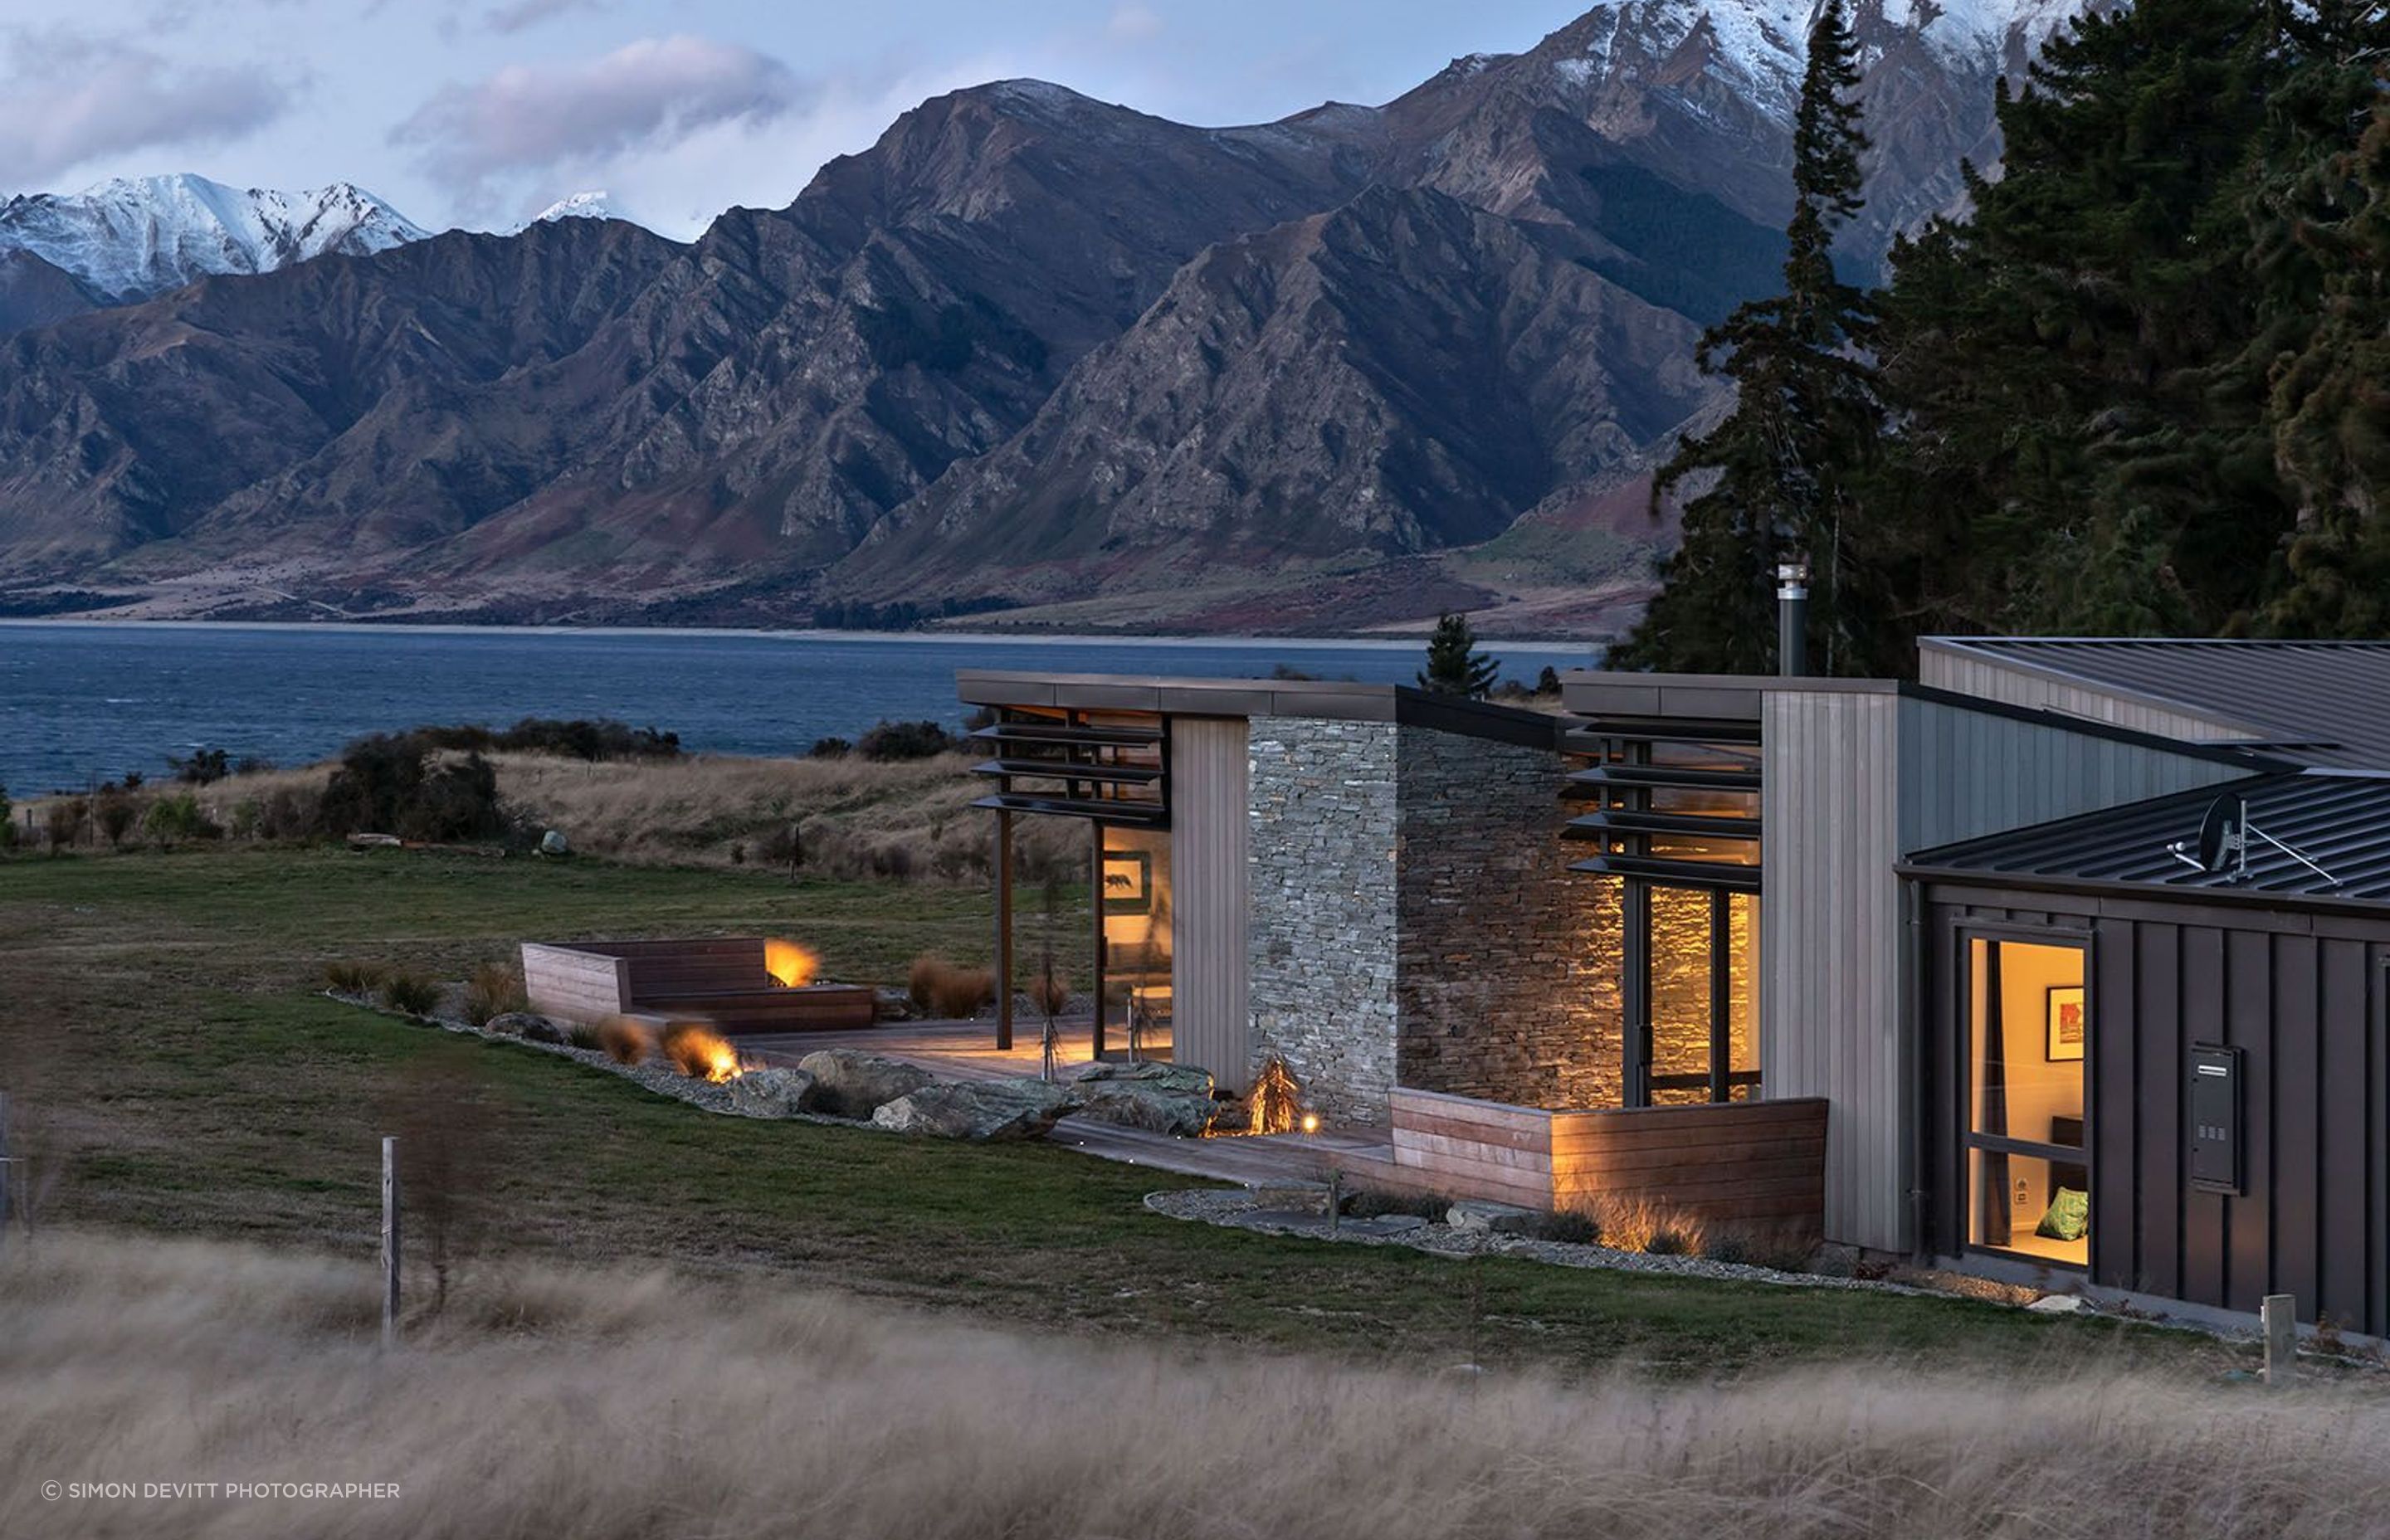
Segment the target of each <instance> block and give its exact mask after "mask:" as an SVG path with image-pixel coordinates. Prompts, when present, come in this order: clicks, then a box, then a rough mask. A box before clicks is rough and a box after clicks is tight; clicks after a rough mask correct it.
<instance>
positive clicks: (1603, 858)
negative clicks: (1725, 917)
mask: <svg viewBox="0 0 2390 1540" xmlns="http://www.w3.org/2000/svg"><path fill="white" fill-rule="evenodd" d="M1569 870H1571V871H1573V872H1592V873H1594V874H1595V875H1596V876H1600V877H1639V878H1647V879H1651V880H1652V881H1655V882H1659V883H1662V884H1664V885H1665V886H1667V887H1672V888H1723V889H1725V890H1726V891H1728V892H1737V893H1755V892H1759V868H1758V867H1757V866H1733V865H1729V864H1728V863H1727V862H1723V861H1716V862H1711V861H1665V860H1662V859H1660V858H1659V857H1657V856H1650V855H1597V856H1594V857H1592V858H1591V859H1590V860H1586V861H1572V862H1570V863H1569Z"/></svg>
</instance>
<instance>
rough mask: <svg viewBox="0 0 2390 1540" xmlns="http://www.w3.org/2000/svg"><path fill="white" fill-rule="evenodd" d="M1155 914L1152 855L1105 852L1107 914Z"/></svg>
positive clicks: (1146, 852) (1105, 905) (1147, 853)
mask: <svg viewBox="0 0 2390 1540" xmlns="http://www.w3.org/2000/svg"><path fill="white" fill-rule="evenodd" d="M1152 912H1153V853H1152V852H1151V851H1147V850H1108V851H1106V852H1104V913H1106V914H1108V915H1147V914H1151V913H1152Z"/></svg>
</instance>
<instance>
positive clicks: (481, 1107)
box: [0, 846, 2221, 1375]
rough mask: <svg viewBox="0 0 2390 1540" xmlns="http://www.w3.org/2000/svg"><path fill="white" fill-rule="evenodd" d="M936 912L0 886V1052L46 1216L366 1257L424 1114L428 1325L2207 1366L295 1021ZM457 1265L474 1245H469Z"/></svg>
mask: <svg viewBox="0 0 2390 1540" xmlns="http://www.w3.org/2000/svg"><path fill="white" fill-rule="evenodd" d="M986 902H987V901H986V897H985V894H984V893H983V892H979V891H975V890H970V889H963V888H941V887H936V886H922V885H905V884H897V883H892V882H839V881H835V880H831V879H806V880H803V881H800V882H797V883H794V884H791V883H790V882H789V881H787V880H786V879H784V878H775V877H770V876H765V875H761V874H756V873H752V872H704V871H687V870H662V869H649V868H640V867H631V866H611V865H603V864H598V863H594V862H576V863H564V864H558V863H550V862H541V861H535V860H531V859H524V858H507V859H495V858H482V857H473V856H467V855H459V854H452V853H437V852H388V851H385V852H377V853H369V854H353V853H347V852H343V851H332V850H304V851H292V850H283V849H253V848H224V847H220V846H189V847H185V848H184V849H182V850H179V851H176V852H174V853H169V854H163V855H159V854H147V853H145V854H136V855H127V856H122V857H113V858H95V857H79V856H65V857H49V856H39V857H18V858H15V859H10V860H6V861H0V958H5V959H6V964H5V966H6V982H5V994H6V1001H7V1006H8V1008H9V1010H10V1011H11V1012H12V1014H13V1017H14V1020H15V1021H16V1022H17V1023H18V1028H17V1030H15V1031H12V1032H11V1033H8V1034H7V1035H6V1037H5V1038H0V1058H5V1062H0V1086H5V1087H6V1089H7V1090H8V1091H9V1092H10V1093H11V1096H12V1111H13V1113H14V1116H15V1119H16V1123H17V1127H18V1130H19V1144H20V1152H24V1153H28V1154H32V1155H34V1156H36V1157H37V1158H38V1159H39V1160H40V1161H41V1165H40V1167H39V1171H40V1181H41V1182H42V1184H43V1185H44V1186H45V1189H46V1198H45V1203H44V1206H43V1214H44V1218H45V1223H46V1224H52V1225H68V1226H108V1227H110V1228H114V1229H118V1230H137V1231H150V1232H171V1233H175V1234H182V1235H199V1236H217V1237H225V1236H232V1237H241V1238H251V1239H255V1240H261V1241H269V1242H273V1243H276V1244H277V1245H281V1246H287V1247H292V1248H297V1249H301V1250H306V1251H319V1250H320V1251H332V1252H336V1253H343V1254H346V1255H348V1256H351V1257H367V1256H370V1255H371V1254H372V1251H373V1248H374V1244H375V1233H376V1225H377V1212H378V1211H377V1204H378V1201H379V1198H378V1188H377V1180H378V1175H377V1159H378V1147H377V1142H376V1141H377V1139H378V1137H379V1135H380V1134H381V1133H382V1132H385V1131H386V1128H387V1126H388V1125H389V1124H390V1123H392V1122H393V1121H394V1120H397V1119H400V1118H403V1117H405V1116H406V1115H407V1114H408V1113H409V1111H410V1109H414V1108H418V1107H419V1106H420V1101H421V1097H423V1096H424V1095H425V1094H427V1087H430V1088H436V1090H437V1092H438V1094H439V1095H440V1096H441V1097H443V1103H442V1106H443V1123H444V1124H445V1125H446V1126H448V1127H451V1128H453V1129H455V1130H456V1131H458V1134H459V1136H460V1138H461V1139H462V1141H463V1145H464V1147H465V1148H466V1149H467V1150H468V1151H469V1156H470V1159H471V1161H472V1166H471V1169H472V1172H473V1174H474V1176H473V1181H472V1182H471V1184H470V1186H471V1187H472V1188H473V1189H474V1190H475V1191H476V1192H477V1193H478V1194H479V1195H480V1197H479V1200H477V1201H476V1202H474V1203H473V1204H471V1205H470V1213H469V1219H470V1223H469V1224H467V1223H465V1220H464V1219H462V1218H460V1221H459V1227H460V1233H459V1240H458V1246H457V1251H458V1258H457V1263H458V1269H457V1276H456V1288H457V1294H458V1298H459V1299H460V1301H463V1300H470V1299H472V1298H473V1297H475V1296H476V1295H477V1294H478V1293H479V1292H480V1290H482V1287H483V1284H482V1281H480V1274H481V1271H482V1269H483V1268H494V1267H495V1266H497V1265H499V1264H500V1263H501V1262H502V1261H504V1260H505V1259H508V1258H520V1257H525V1256H529V1257H537V1258H543V1259H546V1260H548V1261H570V1262H576V1263H583V1264H618V1263H622V1262H624V1261H626V1260H631V1259H649V1260H654V1261H659V1262H664V1261H669V1262H671V1263H674V1264H677V1265H679V1266H682V1267H684V1268H688V1269H694V1270H698V1271H700V1272H707V1273H716V1274H739V1275H753V1276H757V1277H765V1278H771V1279H777V1280H780V1281H783V1282H802V1283H807V1284H813V1285H819V1286H823V1287H829V1288H835V1289H837V1290H841V1291H843V1292H847V1293H853V1294H861V1295H868V1296H877V1297H882V1298H890V1299H899V1300H904V1301H908V1302H912V1303H919V1304H923V1305H930V1306H935V1307H938V1308H941V1309H947V1310H955V1311H967V1312H969V1313H970V1314H971V1315H977V1316H980V1317H983V1318H988V1319H994V1320H1006V1321H1013V1322H1022V1323H1031V1324H1035V1325H1040V1326H1045V1327H1052V1328H1069V1329H1071V1330H1074V1331H1111V1332H1127V1333H1134V1334H1138V1335H1150V1334H1155V1333H1162V1334H1166V1335H1186V1336H1190V1337H1193V1338H1197V1339H1201V1340H1208V1341H1215V1342H1222V1343H1236V1344H1240V1345H1247V1346H1261V1345H1267V1346H1276V1347H1286V1348H1302V1349H1307V1350H1314V1351H1318V1352H1324V1353H1328V1354H1333V1355H1337V1356H1340V1357H1348V1358H1352V1359H1355V1360H1359V1361H1381V1360H1402V1361H1410V1362H1426V1363H1431V1364H1436V1363H1447V1362H1458V1361H1462V1360H1477V1361H1484V1362H1489V1363H1503V1364H1543V1365H1547V1366H1551V1367H1559V1368H1578V1369H1582V1368H1585V1367H1591V1366H1597V1365H1617V1364H1626V1365H1632V1366H1635V1367H1639V1368H1641V1369H1645V1370H1649V1371H1651V1372H1659V1373H1670V1374H1700V1375H1711V1374H1715V1373H1718V1372H1722V1371H1741V1370H1749V1369H1752V1368H1754V1367H1761V1366H1766V1365H1768V1364H1771V1363H1776V1362H1780V1361H1783V1360H1786V1359H1790V1358H1801V1359H1818V1358H1843V1357H1849V1356H1852V1355H1864V1356H1869V1357H1883V1358H1889V1359H1893V1360H1908V1361H1912V1362H1928V1363H1935V1364H1949V1363H1953V1362H1971V1363H1977V1364H1981V1365H1985V1366H1991V1365H1995V1364H1997V1365H2002V1366H2015V1365H2018V1364H2020V1363H2042V1364H2046V1365H2049V1366H2051V1367H2055V1366H2056V1365H2058V1364H2061V1363H2064V1362H2072V1361H2077V1360H2087V1359H2088V1360H2098V1361H2101V1362H2114V1361H2122V1360H2138V1359H2150V1358H2155V1359H2160V1360H2165V1361H2169V1362H2177V1361H2180V1360H2181V1359H2182V1358H2183V1357H2184V1356H2185V1355H2192V1356H2197V1355H2206V1354H2219V1353H2220V1352H2221V1350H2219V1349H2215V1348H2212V1347H2204V1346H2201V1345H2199V1344H2198V1343H2196V1342H2195V1341H2189V1340H2186V1339H2183V1338H2180V1337H2178V1336H2176V1335H2172V1334H2157V1333H2151V1332H2147V1331H2143V1330H2140V1329H2138V1328H2118V1327H2116V1326H2114V1324H2092V1323H2086V1322H2077V1321H2051V1320H2048V1319H2045V1318H2042V1317H2037V1316H2028V1315H2022V1314H2020V1313H2017V1312H2014V1311H2010V1310H2004V1309H1999V1308H1996V1307H1993V1306H1989V1305H1982V1304H1976V1303H1967V1302H1960V1301H1952V1300H1946V1299H1923V1298H1903V1297H1895V1296H1885V1295H1854V1294H1850V1293H1846V1292H1835V1291H1831V1290H1823V1289H1819V1290H1802V1289H1787V1288H1775V1287H1765V1286H1756V1285H1748V1284H1727V1283H1720V1282H1713V1281H1706V1280H1699V1279H1681V1278H1661V1277H1651V1276H1643V1275H1627V1274H1610V1273H1601V1272H1592V1271H1582V1270H1576V1269H1562V1268H1553V1267H1546V1266H1539V1265H1535V1264H1528V1263H1524V1262H1517V1261H1509V1260H1501V1259H1487V1260H1481V1261H1476V1262H1471V1263H1465V1264H1455V1263H1451V1262H1448V1261H1443V1260H1438V1259H1435V1258H1431V1257H1428V1256H1426V1255H1423V1254H1421V1253H1419V1252H1415V1251H1408V1250H1406V1249H1362V1248H1353V1247H1331V1246H1329V1245H1325V1244H1318V1243H1304V1242H1296V1241H1287V1240H1280V1239H1272V1238H1263V1237H1260V1236H1255V1235H1252V1234H1247V1233H1242V1232H1231V1231H1222V1230H1218V1229H1214V1228H1211V1227H1208V1226H1194V1225H1189V1224H1184V1223H1180V1222H1176V1221H1172V1220H1167V1219H1163V1218H1160V1217H1157V1216H1154V1215H1152V1214H1150V1213H1148V1212H1146V1211H1145V1210H1144V1208H1143V1207H1142V1206H1141V1202H1140V1200H1141V1199H1142V1198H1143V1196H1144V1195H1145V1194H1146V1193H1147V1192H1149V1191H1150V1190H1152V1189H1153V1188H1155V1187H1159V1186H1168V1185H1183V1184H1180V1182H1179V1179H1176V1178H1171V1177H1167V1176H1163V1175H1161V1174H1156V1173H1153V1172H1150V1171H1144V1170H1140V1169H1137V1168H1136V1167H1132V1166H1126V1165H1115V1164H1108V1163H1104V1162H1100V1161H1092V1160H1089V1159H1086V1158H1085V1157H1082V1156H1078V1155H1075V1154H1073V1153H1071V1152H1069V1151H1067V1150H1065V1149H1058V1148H1049V1147H1045V1146H1027V1147H1023V1146H1010V1147H956V1146H950V1145H943V1144H929V1143H913V1142H908V1141H905V1140H901V1139H895V1138H891V1137H888V1136H881V1135H877V1134H872V1133H867V1132H860V1131H855V1130H851V1129H845V1128H836V1127H822V1126H816V1125H812V1124H805V1123H759V1122H751V1121H746V1120H738V1119H728V1118H720V1117H713V1116H709V1115H706V1114H703V1113H701V1112H699V1111H697V1110H694V1109H692V1108H689V1107H687V1106H686V1105H684V1104H681V1103H679V1102H674V1101H666V1100H662V1099H659V1098H657V1097H651V1096H649V1095H647V1094H645V1093H643V1092H641V1091H639V1090H638V1089H637V1088H636V1087H635V1086H634V1085H632V1084H630V1083H628V1082H626V1081H624V1080H623V1079H621V1078H619V1077H616V1076H612V1075H608V1074H605V1073H602V1072H597V1071H594V1070H588V1069H585V1068H582V1067H580V1066H577V1065H574V1064H572V1063H570V1062H567V1061H564V1060H560V1059H556V1058H554V1057H552V1056H549V1055H545V1054H541V1053H538V1052H536V1051H534V1050H531V1049H526V1048H522V1047H520V1046H511V1045H507V1044H487V1045H484V1044H482V1043H479V1042H474V1041H468V1040H463V1039H459V1038H456V1037H454V1036H451V1035H449V1034H445V1033H439V1032H437V1031H434V1030H430V1029H427V1028H424V1027H419V1026H415V1025H410V1024H407V1023H405V1022H402V1021H400V1020H394V1019H390V1018H385V1017H379V1016H374V1015H370V1014H367V1013H366V1012H363V1011H361V1010H358V1009H356V1008H354V1007H347V1006H342V1005H340V1004H337V1003H335V1002H333V1001H331V1000H328V999H326V998H324V997H322V996H321V995H318V994H316V993H315V991H316V990H317V989H318V988H319V987H320V982H321V973H322V969H323V965H324V964H325V963H326V962H327V961H329V960H334V959H352V958H353V959H365V960H372V961H381V962H389V963H397V964H403V965H411V966H417V967H420V968H422V969H427V970H429V971H430V972H432V973H434V974H435V975H438V976H441V977H446V978H457V977H461V976H463V975H464V974H465V973H466V972H467V971H468V970H469V969H470V968H471V967H472V966H473V965H475V964H477V963H480V962H482V961H486V960H490V959H494V958H500V957H504V956H508V954H509V953H510V952H511V950H512V948H513V946H514V944H515V943H516V942H517V941H518V940H519V939H520V938H522V937H526V936H534V937H535V936H555V935H588V934H593V933H608V934H618V935H636V934H650V933H675V934H707V933H722V932H731V933H751V934H752V933H755V932H758V931H761V932H763V933H766V934H785V935H790V936H793V937H796V938H798V939H800V940H803V941H804V942H806V943H809V944H811V945H813V946H815V947H816V948H818V950H819V951H820V953H821V954H822V957H823V960H824V963H825V967H826V969H827V971H828V972H829V974H830V975H832V976H836V977H845V978H861V979H885V978H893V977H896V976H898V975H899V974H900V973H901V970H902V967H903V964H904V962H905V960H906V959H908V958H910V957H911V956H914V955H915V954H916V953H919V952H922V951H932V950H934V951H942V952H944V953H946V954H947V955H949V956H954V957H956V958H957V960H962V961H977V960H983V959H984V957H985V955H986V949H987V946H988V941H989V926H988V912H987V908H986ZM468 1234H469V1243H468V1241H467V1238H466V1237H467V1235H468Z"/></svg>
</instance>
